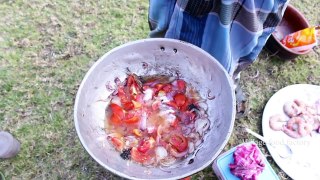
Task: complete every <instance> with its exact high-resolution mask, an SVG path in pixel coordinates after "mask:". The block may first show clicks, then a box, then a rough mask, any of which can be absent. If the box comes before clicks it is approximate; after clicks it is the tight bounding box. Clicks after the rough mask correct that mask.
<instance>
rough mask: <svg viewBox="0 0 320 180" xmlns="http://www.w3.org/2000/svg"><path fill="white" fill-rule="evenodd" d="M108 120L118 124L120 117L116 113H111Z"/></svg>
mask: <svg viewBox="0 0 320 180" xmlns="http://www.w3.org/2000/svg"><path fill="white" fill-rule="evenodd" d="M110 121H111V123H112V124H115V125H119V124H121V119H120V117H119V116H118V115H116V114H112V115H111V117H110Z"/></svg>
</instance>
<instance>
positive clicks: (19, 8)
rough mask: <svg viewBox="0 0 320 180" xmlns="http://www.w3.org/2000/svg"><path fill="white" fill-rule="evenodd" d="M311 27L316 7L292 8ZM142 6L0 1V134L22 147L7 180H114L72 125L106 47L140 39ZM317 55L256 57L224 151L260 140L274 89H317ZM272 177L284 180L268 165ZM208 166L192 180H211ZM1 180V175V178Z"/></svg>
mask: <svg viewBox="0 0 320 180" xmlns="http://www.w3.org/2000/svg"><path fill="white" fill-rule="evenodd" d="M291 4H293V5H294V6H295V7H297V8H298V9H299V10H300V11H301V12H303V13H304V14H305V16H306V18H307V19H308V20H309V21H310V24H312V25H316V24H320V19H319V17H320V13H319V9H320V0H314V1H311V0H301V1H292V2H291ZM147 11H148V1H147V0H131V1H127V0H105V1H94V0H68V1H64V0H56V1H49V0H29V1H27V0H16V1H12V0H0V17H1V18H0V130H6V131H9V132H11V133H12V134H13V135H14V136H15V137H16V138H17V139H19V141H21V142H22V149H21V152H20V153H19V155H18V156H17V157H15V158H12V159H8V160H1V161H0V172H2V173H3V174H4V176H5V177H6V178H7V179H118V178H119V177H117V176H115V175H113V174H111V173H110V172H108V171H106V170H105V169H104V168H102V167H101V166H100V165H99V164H98V163H96V162H95V161H94V160H93V159H92V158H91V157H90V156H89V155H88V154H87V153H86V151H85V150H84V148H83V147H82V146H81V144H80V141H79V139H78V137H77V135H76V132H75V128H74V123H73V104H74V98H75V94H76V92H77V89H78V86H79V84H80V82H81V80H82V78H83V77H84V75H85V73H86V72H87V71H88V70H89V68H90V67H91V65H92V64H93V63H94V62H95V61H96V60H97V59H98V58H99V57H100V56H102V55H103V54H104V53H106V52H107V51H109V50H111V49H112V48H114V47H116V46H118V45H120V44H123V43H126V42H129V41H132V40H137V39H142V38H147V36H148V32H149V27H148V23H147ZM319 52H320V51H319V49H318V50H316V51H315V52H312V53H310V54H309V55H307V56H303V57H299V58H298V59H296V60H295V61H283V60H281V59H278V58H277V57H273V56H271V55H270V54H268V53H267V52H265V51H263V52H262V53H261V55H260V56H259V59H258V61H256V62H255V63H254V64H253V65H252V66H250V67H249V68H248V69H246V70H245V71H244V72H243V73H242V77H241V86H242V87H243V90H244V92H245V93H246V94H247V96H248V113H247V114H246V115H245V116H244V117H242V118H240V119H239V120H237V121H236V124H235V131H234V133H233V135H232V137H231V139H230V140H229V143H228V145H227V146H226V148H225V149H228V148H230V147H232V146H234V145H237V144H239V143H241V142H243V140H245V139H246V138H253V137H242V136H239V133H238V132H237V127H239V126H240V125H243V124H246V125H248V126H249V127H251V128H252V129H253V130H255V131H257V132H260V133H261V117H262V113H263V108H264V106H265V104H266V102H267V101H268V99H269V98H270V97H271V96H272V94H274V93H275V92H276V91H277V90H279V89H281V88H283V87H285V86H287V85H290V84H295V83H309V84H316V85H320V66H319V55H318V54H319ZM262 150H263V151H264V152H265V154H266V155H268V151H267V150H266V148H265V147H262ZM268 160H269V161H270V163H271V164H272V165H273V167H274V168H275V170H276V171H277V172H278V174H279V176H280V177H282V178H283V179H286V178H287V177H286V175H285V174H284V173H283V172H281V170H280V169H279V168H278V167H277V166H276V164H275V163H274V162H273V160H272V158H268ZM214 177H215V176H214V174H213V172H212V170H211V168H210V167H208V168H206V169H205V170H203V171H201V172H199V173H197V174H195V175H194V176H193V178H194V179H212V178H214ZM0 179H1V176H0Z"/></svg>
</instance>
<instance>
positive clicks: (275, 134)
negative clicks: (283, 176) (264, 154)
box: [262, 84, 320, 180]
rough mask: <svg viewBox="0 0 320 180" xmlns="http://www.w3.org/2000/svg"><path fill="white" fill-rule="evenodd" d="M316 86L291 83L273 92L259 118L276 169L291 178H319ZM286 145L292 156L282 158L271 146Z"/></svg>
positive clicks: (319, 88)
mask: <svg viewBox="0 0 320 180" xmlns="http://www.w3.org/2000/svg"><path fill="white" fill-rule="evenodd" d="M319 128H320V86H316V85H310V84H295V85H290V86H287V87H284V88H282V89H280V90H279V91H278V92H276V93H275V94H274V95H273V96H272V97H271V98H270V99H269V101H268V103H267V104H266V106H265V109H264V112H263V118H262V130H263V135H264V137H266V138H267V139H268V140H269V141H270V142H269V143H271V144H272V145H269V144H268V143H267V144H266V146H267V148H268V150H269V152H270V154H271V155H272V157H273V159H274V160H275V162H276V163H277V164H278V165H279V167H280V168H281V169H282V170H283V171H284V172H285V173H287V174H288V175H289V176H290V177H291V178H293V179H315V180H316V179H320V172H319V171H318V163H319V161H320V156H318V153H319V152H320V143H319V142H320V134H319ZM277 144H278V145H280V144H282V145H283V144H287V145H289V146H290V148H291V150H292V155H291V156H290V157H287V158H282V157H280V156H279V154H278V153H277V152H276V149H275V148H274V147H273V146H276V145H277Z"/></svg>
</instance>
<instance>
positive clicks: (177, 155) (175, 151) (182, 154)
mask: <svg viewBox="0 0 320 180" xmlns="http://www.w3.org/2000/svg"><path fill="white" fill-rule="evenodd" d="M170 154H171V155H172V156H174V157H176V158H181V157H184V156H185V155H187V154H188V149H186V150H185V151H182V152H178V151H177V150H175V149H174V148H170Z"/></svg>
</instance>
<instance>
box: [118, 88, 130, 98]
mask: <svg viewBox="0 0 320 180" xmlns="http://www.w3.org/2000/svg"><path fill="white" fill-rule="evenodd" d="M117 95H118V97H119V98H120V101H121V102H127V101H129V98H128V97H127V94H126V92H125V90H124V87H123V86H121V87H119V88H118V94H117Z"/></svg>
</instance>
